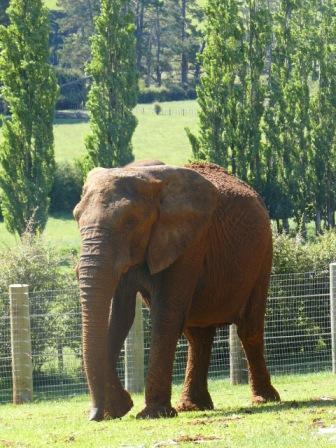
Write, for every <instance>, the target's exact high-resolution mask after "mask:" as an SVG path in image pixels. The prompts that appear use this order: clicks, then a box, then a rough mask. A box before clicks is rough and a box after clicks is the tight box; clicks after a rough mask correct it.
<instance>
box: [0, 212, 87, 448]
mask: <svg viewBox="0 0 336 448" xmlns="http://www.w3.org/2000/svg"><path fill="white" fill-rule="evenodd" d="M44 238H45V239H46V241H48V242H50V243H52V244H53V245H54V246H56V247H59V248H67V249H70V248H75V249H78V248H79V242H80V236H79V231H78V229H77V224H76V222H75V221H74V219H73V218H72V216H71V215H68V216H58V217H56V216H52V217H50V218H49V220H48V223H47V227H46V230H45V232H44ZM18 242H19V238H18V237H15V236H13V235H11V234H10V233H9V232H7V230H6V228H5V225H4V223H3V222H0V250H1V248H3V247H5V246H13V245H15V243H18ZM0 448H1V445H0Z"/></svg>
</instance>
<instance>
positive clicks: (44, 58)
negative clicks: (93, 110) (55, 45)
mask: <svg viewBox="0 0 336 448" xmlns="http://www.w3.org/2000/svg"><path fill="white" fill-rule="evenodd" d="M8 16H9V19H10V25H9V26H8V27H4V26H2V27H1V28H0V41H1V47H0V51H1V53H0V77H1V79H2V82H3V86H2V89H1V93H2V95H3V98H4V99H5V101H6V103H7V104H8V106H9V110H10V113H11V120H5V121H4V125H3V131H2V135H3V139H2V142H1V144H0V164H1V171H0V188H1V189H2V195H1V207H2V212H3V215H4V219H5V222H6V225H7V228H8V229H9V230H10V231H11V232H13V233H14V232H17V233H19V234H20V235H21V234H23V232H24V231H25V228H26V225H27V222H28V221H31V220H32V218H33V221H34V224H33V228H32V230H33V231H34V232H35V231H39V230H42V229H43V228H44V226H45V224H46V221H47V213H48V206H49V200H48V193H49V191H50V188H51V185H52V179H53V172H54V148H53V127H52V125H53V117H54V105H55V101H56V97H57V91H58V89H57V84H56V81H55V76H54V74H53V71H52V70H51V68H50V66H49V64H48V58H49V49H48V36H49V25H48V12H47V10H46V9H45V8H44V7H43V6H42V1H41V0H30V1H28V0H25V1H22V0H13V1H12V2H11V5H10V8H9V9H8Z"/></svg>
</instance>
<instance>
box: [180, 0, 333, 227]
mask: <svg viewBox="0 0 336 448" xmlns="http://www.w3.org/2000/svg"><path fill="white" fill-rule="evenodd" d="M206 16H207V22H206V28H205V35H206V46H205V50H204V52H203V54H202V55H201V58H200V60H201V62H202V70H203V75H202V77H201V82H200V86H199V87H198V91H197V92H198V102H199V105H200V114H199V128H200V130H199V134H198V135H193V134H192V133H191V132H190V131H189V130H187V132H188V135H189V139H190V142H191V144H192V147H193V154H194V157H195V158H196V159H204V160H208V161H213V162H216V163H218V164H220V165H222V166H224V167H225V168H227V169H228V170H229V171H230V172H232V173H233V174H235V175H237V176H238V177H240V178H241V179H243V180H245V181H247V182H249V183H250V184H251V185H253V186H254V187H255V188H256V190H257V191H258V192H259V193H260V194H261V195H262V197H263V198H264V200H265V202H266V205H267V207H268V209H269V211H270V215H271V218H272V219H274V220H276V222H277V225H278V229H279V230H285V231H288V228H289V224H288V221H289V218H293V217H294V218H295V220H296V222H297V226H298V228H299V229H300V230H301V231H302V233H303V234H304V233H305V224H306V222H308V221H311V220H312V219H314V220H315V224H316V231H317V233H320V232H321V230H322V224H321V223H322V221H323V223H324V226H325V227H327V228H331V227H335V209H336V158H335V156H336V120H335V116H336V115H335V112H336V2H335V0H294V1H293V0H280V1H279V2H278V3H273V4H270V3H269V2H268V1H267V0H249V1H248V2H240V1H239V0H227V1H225V2H222V1H221V0H209V1H208V4H207V7H206Z"/></svg>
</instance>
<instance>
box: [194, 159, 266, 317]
mask: <svg viewBox="0 0 336 448" xmlns="http://www.w3.org/2000/svg"><path fill="white" fill-rule="evenodd" d="M188 168H191V169H193V170H195V171H197V172H198V173H199V174H201V175H202V176H203V177H205V178H206V179H207V180H209V181H210V182H212V183H213V184H214V185H215V187H216V188H217V190H218V192H219V201H218V206H217V209H216V211H215V213H214V216H213V220H212V225H211V226H210V229H209V235H208V250H207V253H206V255H205V260H204V271H203V275H202V276H201V277H202V278H201V281H200V283H199V285H198V290H197V292H196V294H195V298H194V303H193V305H192V309H191V315H190V317H191V320H192V321H193V323H195V322H197V323H198V325H200V324H201V322H200V320H203V319H205V320H206V321H207V322H210V321H213V323H217V324H218V323H219V322H222V323H224V322H233V321H234V320H235V318H236V316H237V314H236V313H239V311H241V309H242V308H244V306H245V304H246V301H247V300H248V298H249V296H250V293H251V291H252V290H253V288H254V287H255V285H256V282H258V278H260V276H261V275H262V276H266V277H267V276H268V275H269V272H270V269H271V253H272V235H271V228H270V221H269V217H268V213H267V210H266V207H265V205H264V203H263V201H262V199H261V198H260V196H259V195H258V193H257V192H256V191H254V190H253V189H252V188H251V187H250V186H249V185H247V184H246V183H245V182H242V181H240V180H239V179H237V178H235V177H234V176H232V175H230V174H228V173H227V172H226V171H225V170H224V169H223V168H221V167H219V166H217V165H214V164H205V163H193V164H190V165H188ZM223 302H224V303H225V306H224V307H223V308H222V306H221V305H219V303H222V304H224V303H223ZM199 319H200V320H199ZM216 321H217V322H216Z"/></svg>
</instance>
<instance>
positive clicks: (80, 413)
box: [0, 374, 336, 448]
mask: <svg viewBox="0 0 336 448" xmlns="http://www.w3.org/2000/svg"><path fill="white" fill-rule="evenodd" d="M275 385H276V387H277V388H278V390H279V391H280V393H281V394H282V398H283V402H282V403H280V404H267V405H263V406H261V407H255V406H253V407H252V406H251V405H250V404H249V400H248V397H249V390H248V387H247V386H230V385H229V384H228V382H227V381H212V382H211V384H210V388H211V390H212V392H213V398H214V401H215V404H216V410H215V411H211V412H210V411H209V412H194V413H188V414H180V415H179V416H178V417H177V418H174V419H171V420H165V419H160V420H148V421H138V420H136V419H135V415H136V413H137V412H138V411H139V410H141V408H142V405H143V397H142V396H135V397H133V398H134V401H135V407H134V408H133V409H132V411H131V412H130V414H129V415H127V416H126V417H124V418H123V419H121V420H113V421H105V422H101V423H88V422H87V410H88V404H89V403H88V398H87V397H77V398H72V399H68V400H64V401H63V400H60V401H54V402H40V403H36V404H31V405H23V406H13V405H3V406H0V447H12V446H13V447H33V448H39V447H47V446H53V447H55V448H56V447H66V446H71V447H83V448H84V447H90V448H94V447H97V448H104V447H106V448H107V447H108V448H111V447H133V448H135V447H138V448H140V447H146V448H147V447H148V448H149V447H153V446H154V445H155V443H159V442H164V441H165V442H166V444H162V445H160V446H162V447H163V446H174V445H172V442H173V441H176V443H177V444H178V445H175V446H179V447H191V446H210V447H223V448H224V447H227V448H235V447H237V448H245V447H248V448H254V447H255V448H261V447H265V448H276V447H278V448H301V447H302V448H316V447H320V448H323V447H331V446H335V443H336V442H335V441H334V442H332V440H331V439H332V437H336V434H335V433H334V434H329V435H321V434H319V430H320V428H323V427H330V426H332V425H333V424H335V421H336V396H335V376H333V375H331V374H320V375H310V376H308V375H302V376H295V377H278V378H276V381H275ZM179 392H180V387H174V397H173V398H174V400H176V399H177V397H178V393H179ZM197 440H198V441H199V442H201V443H200V445H198V444H196V441H197ZM169 443H170V445H169Z"/></svg>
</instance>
